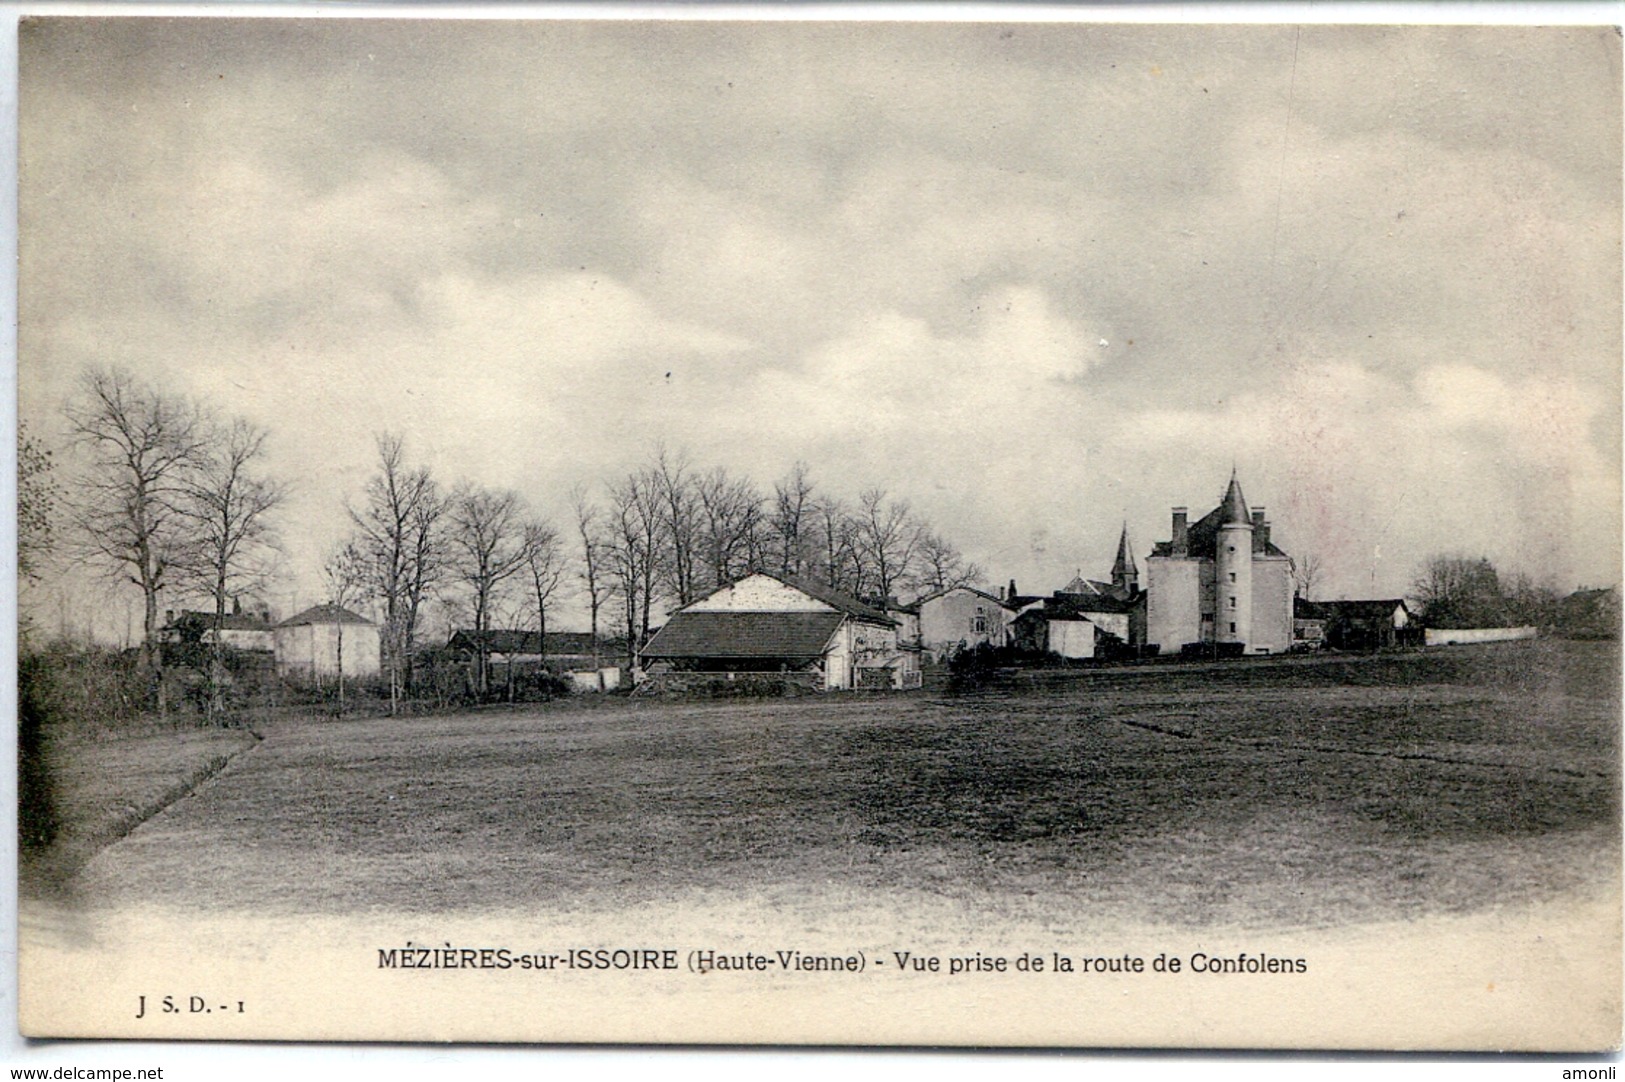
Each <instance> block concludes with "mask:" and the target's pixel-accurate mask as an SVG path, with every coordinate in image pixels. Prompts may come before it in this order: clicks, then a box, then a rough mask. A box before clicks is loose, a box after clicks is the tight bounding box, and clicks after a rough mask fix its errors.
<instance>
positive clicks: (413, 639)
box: [18, 367, 981, 711]
mask: <svg viewBox="0 0 1625 1082" xmlns="http://www.w3.org/2000/svg"><path fill="white" fill-rule="evenodd" d="M64 415H65V418H66V421H67V432H68V436H69V439H70V440H71V442H72V444H73V447H74V450H76V451H77V452H79V454H78V455H77V468H76V469H75V470H74V471H73V472H72V474H71V475H70V476H68V477H66V478H59V477H58V476H57V473H56V469H55V465H56V464H55V461H54V458H53V456H52V454H51V451H50V450H49V449H48V448H45V447H44V446H42V445H41V444H40V443H39V441H38V440H36V439H33V438H32V437H30V436H29V434H28V433H27V431H26V430H23V431H22V432H20V434H19V435H20V443H19V493H18V520H19V525H18V565H19V570H20V571H21V573H22V574H23V575H24V576H25V577H35V576H37V575H38V574H39V573H40V572H41V568H42V566H43V565H44V564H45V563H46V562H47V561H48V560H49V559H50V558H51V557H52V555H53V554H58V553H66V554H69V555H71V556H72V557H73V558H75V559H78V560H80V561H81V562H83V563H85V564H86V565H87V566H95V567H97V568H99V569H101V570H102V571H104V572H106V573H107V574H108V576H109V577H110V578H112V579H113V580H114V581H117V582H120V583H123V584H127V585H130V586H133V587H135V588H136V589H137V590H139V591H140V594H141V597H142V608H143V617H142V633H141V641H140V643H139V646H138V653H139V664H140V667H141V669H142V671H143V672H144V673H146V674H147V685H148V688H149V694H150V699H151V705H153V706H156V707H157V708H158V709H159V710H160V711H163V710H164V709H165V707H166V703H165V694H166V693H165V690H164V688H165V682H164V679H163V675H164V674H163V664H164V662H163V652H162V649H161V646H160V642H159V633H160V631H161V625H160V617H159V613H160V611H161V605H160V600H161V598H163V597H165V596H177V595H178V596H182V597H201V598H206V599H207V600H208V602H209V604H210V607H211V608H212V610H213V615H214V628H215V630H216V634H215V635H214V637H213V638H214V642H215V647H214V651H213V655H214V656H213V661H212V664H211V672H210V673H209V674H208V677H209V682H210V685H211V693H210V702H211V705H218V704H219V686H220V684H221V683H222V677H223V670H222V668H221V663H222V657H221V655H222V652H223V650H224V647H223V645H222V644H223V636H222V635H220V634H219V630H220V629H221V628H222V627H223V625H224V622H225V618H226V614H227V613H228V611H230V610H231V607H232V606H233V605H234V604H235V602H236V601H237V599H239V598H241V597H263V596H265V595H266V594H267V593H268V592H269V590H270V589H271V587H272V584H273V581H274V579H275V578H276V577H277V576H278V575H279V574H281V573H282V566H283V565H282V561H281V559H280V556H281V550H282V546H281V543H280V532H279V531H280V529H281V528H282V526H283V525H284V523H283V522H282V521H281V515H282V513H283V512H284V511H285V509H286V504H287V499H288V496H289V493H290V486H289V485H288V484H287V483H286V482H285V481H283V480H281V479H279V478H276V477H274V476H272V475H271V474H270V473H269V472H268V469H267V447H268V441H269V439H270V434H269V433H268V432H267V431H266V430H265V429H264V428H262V427H260V426H258V425H256V424H254V423H252V422H250V421H248V420H246V419H244V418H241V417H225V416H222V415H220V414H219V413H218V412H217V411H215V410H213V409H211V408H209V407H208V406H207V405H206V404H204V403H200V402H197V401H194V400H191V399H187V398H185V397H183V396H180V395H176V394H174V393H172V392H170V391H169V390H167V389H165V388H163V387H160V386H157V385H155V384H152V383H150V382H146V381H143V380H140V379H138V378H136V377H135V376H133V375H132V374H131V373H129V372H127V371H125V370H122V369H117V368H111V367H98V368H92V369H89V370H87V371H86V372H85V373H84V374H83V376H82V378H81V380H80V384H79V387H78V390H77V393H76V394H75V395H74V397H73V398H72V399H71V401H70V402H69V403H68V404H67V405H66V406H65V408H64ZM375 452H376V459H375V461H374V464H373V468H372V471H371V473H370V475H369V477H368V479H367V481H366V482H365V483H364V484H363V485H362V487H361V489H360V490H359V491H357V492H355V493H353V494H352V495H351V496H350V497H349V498H348V499H347V500H346V504H345V510H346V513H347V518H348V522H349V530H348V533H347V536H345V537H344V539H343V540H342V541H341V542H340V543H339V544H338V546H337V547H336V548H335V550H334V551H333V552H331V553H330V554H329V556H328V558H327V559H326V561H325V563H324V566H323V586H324V590H325V593H326V595H327V598H326V599H327V601H328V602H329V603H332V604H335V605H339V606H341V607H350V606H358V607H363V608H370V609H372V610H373V611H374V612H376V613H377V614H378V615H379V617H380V621H379V622H380V654H381V658H380V659H381V662H382V666H383V671H384V675H385V678H386V679H387V682H388V690H389V696H390V702H391V706H392V708H394V707H396V706H398V704H399V702H400V700H401V698H402V697H403V696H405V695H408V694H410V692H411V690H412V681H413V670H412V661H413V658H414V656H415V655H416V654H417V653H418V651H419V649H420V647H421V645H422V644H421V643H420V641H419V640H420V638H421V634H422V631H423V628H424V623H425V620H424V617H425V613H426V609H427V606H428V604H429V603H430V602H431V601H441V602H446V603H448V604H451V605H453V606H455V607H456V609H457V611H458V614H459V616H461V617H466V619H467V621H468V625H469V627H470V629H471V630H472V631H474V632H475V636H474V641H475V643H476V651H475V653H476V656H475V658H474V672H473V682H474V685H475V690H476V691H477V692H478V693H480V694H485V693H487V692H488V691H489V690H490V687H491V679H492V674H491V666H490V657H489V654H490V651H489V643H488V633H489V632H491V631H492V630H495V629H499V628H503V629H507V628H512V629H523V630H533V631H536V632H538V633H540V634H541V635H542V636H543V637H544V638H543V641H544V642H545V635H546V633H547V630H548V619H549V613H550V610H551V609H552V608H553V606H554V605H555V603H556V602H557V601H558V600H559V599H561V598H562V597H563V596H565V595H567V594H570V595H574V596H576V597H578V598H579V599H580V601H581V604H582V606H583V607H584V608H585V610H586V613H587V616H588V620H589V625H590V626H589V633H590V636H591V641H592V642H593V643H594V644H597V643H599V642H600V641H601V639H603V638H605V637H607V636H611V635H613V636H614V637H615V638H617V639H619V640H621V641H622V642H624V644H625V646H624V649H625V651H626V657H627V660H628V661H629V662H630V661H631V660H632V659H633V657H634V656H635V652H636V650H637V648H638V646H639V645H640V644H641V643H642V642H643V641H644V640H645V639H647V637H648V636H649V634H650V631H651V628H652V624H653V623H654V621H655V620H656V619H657V614H658V613H660V612H662V611H665V610H669V609H672V608H676V607H678V606H681V605H686V604H688V603H689V602H691V601H694V600H696V599H698V598H699V597H702V596H704V595H705V594H706V593H709V592H710V591H712V590H714V589H715V588H717V587H719V586H722V585H725V584H726V583H728V582H731V581H733V580H735V579H737V578H739V577H741V576H743V575H745V574H747V573H749V572H751V571H757V570H763V571H771V572H774V573H777V574H780V575H784V576H789V577H792V578H797V579H804V580H807V581H809V582H812V583H815V584H818V585H822V586H826V587H829V588H832V589H835V590H839V591H842V592H845V593H848V594H851V595H853V596H854V597H857V598H860V599H862V600H866V601H869V602H871V603H874V604H876V605H881V604H885V603H887V602H888V601H890V600H895V599H897V598H899V597H901V596H906V595H911V594H914V593H921V592H924V591H927V590H931V589H938V588H944V587H947V586H953V585H959V584H963V583H968V582H972V581H975V580H977V579H978V578H979V577H980V575H981V571H980V569H979V568H977V567H976V565H974V564H972V563H970V562H968V561H967V560H966V559H965V558H964V557H963V555H962V554H961V553H960V552H959V551H958V550H957V549H956V548H955V547H954V545H953V544H952V543H951V542H949V541H948V540H947V539H946V538H945V537H944V536H943V535H942V534H941V533H939V532H938V531H937V530H935V529H934V528H932V527H931V526H930V525H929V524H928V523H926V522H925V521H924V520H923V519H921V518H920V517H919V516H918V515H917V514H915V513H914V511H913V509H912V508H911V507H910V505H909V503H908V501H907V500H905V499H902V498H900V497H897V496H894V495H892V494H891V493H889V492H888V491H887V490H886V489H884V488H881V487H872V488H868V489H865V490H864V491H862V492H860V493H859V494H858V495H857V497H856V498H855V499H852V500H847V499H843V498H841V497H840V496H838V495H836V494H833V493H830V492H826V491H824V490H823V489H822V488H821V487H819V486H818V485H817V484H816V483H815V482H814V480H813V478H812V475H811V472H810V470H809V469H808V467H807V465H806V464H805V463H801V462H798V463H796V464H795V465H794V466H792V467H791V468H790V469H789V470H788V471H787V472H786V474H785V475H784V476H783V477H781V478H779V479H778V480H777V481H775V482H774V483H773V484H772V486H771V487H770V488H765V489H764V488H763V487H761V486H760V485H758V484H757V482H755V481H754V480H753V479H751V478H749V477H747V476H745V475H743V474H738V473H734V472H732V471H730V470H728V469H727V468H725V467H721V466H712V467H702V466H699V465H696V464H694V463H693V462H692V461H691V460H690V459H689V457H688V456H687V454H686V453H683V452H681V451H673V450H670V449H668V448H666V447H663V446H661V447H655V448H653V449H652V450H651V451H650V452H649V454H648V455H647V458H646V461H645V462H644V463H643V464H642V465H640V466H638V467H637V468H635V469H632V470H630V471H628V472H627V473H626V474H625V475H624V476H619V477H615V478H612V479H610V480H608V481H606V482H603V483H601V484H598V485H596V486H587V485H582V486H577V487H576V488H574V489H572V490H571V491H570V493H569V500H568V503H569V508H570V521H569V522H568V524H567V525H566V526H565V527H564V528H563V529H562V530H561V529H560V528H559V527H558V525H556V524H555V523H554V522H552V521H549V519H548V518H547V517H546V516H545V515H542V514H540V513H539V512H538V511H537V510H536V509H534V508H532V507H529V506H527V504H526V502H525V500H524V499H523V498H522V497H521V496H520V495H519V494H518V493H516V492H514V491H512V490H507V489H499V488H492V487H489V486H485V485H481V484H478V483H475V482H472V481H468V480H459V481H455V482H449V481H447V480H446V479H443V478H441V477H439V476H438V475H437V474H436V473H435V472H434V471H433V470H432V469H431V468H430V467H429V466H427V465H425V464H422V463H416V462H413V461H412V460H411V459H410V457H409V453H408V448H407V446H406V443H405V440H404V439H403V437H402V436H400V435H399V434H394V433H383V434H380V435H378V436H377V437H376V439H375Z"/></svg>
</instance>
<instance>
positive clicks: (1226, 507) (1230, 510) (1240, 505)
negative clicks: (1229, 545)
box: [1219, 470, 1253, 526]
mask: <svg viewBox="0 0 1625 1082" xmlns="http://www.w3.org/2000/svg"><path fill="white" fill-rule="evenodd" d="M1252 523H1253V516H1252V515H1251V514H1250V513H1249V512H1248V511H1247V501H1246V499H1245V498H1243V497H1242V495H1241V482H1240V481H1237V480H1236V471H1235V470H1231V471H1230V488H1229V489H1228V490H1226V492H1225V494H1224V503H1222V504H1220V505H1219V525H1221V526H1251V525H1252Z"/></svg>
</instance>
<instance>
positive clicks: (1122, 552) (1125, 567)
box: [1112, 522, 1140, 581]
mask: <svg viewBox="0 0 1625 1082" xmlns="http://www.w3.org/2000/svg"><path fill="white" fill-rule="evenodd" d="M1139 573H1140V569H1139V568H1138V567H1136V566H1135V564H1134V553H1132V552H1130V551H1129V546H1128V523H1126V522H1125V523H1123V533H1122V535H1121V536H1120V537H1118V539H1117V560H1116V562H1115V563H1113V564H1112V579H1113V581H1116V580H1119V579H1123V578H1127V577H1130V576H1133V575H1138V574H1139Z"/></svg>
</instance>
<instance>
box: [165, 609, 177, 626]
mask: <svg viewBox="0 0 1625 1082" xmlns="http://www.w3.org/2000/svg"><path fill="white" fill-rule="evenodd" d="M174 622H175V610H174V609H165V610H164V623H166V624H173V623H174Z"/></svg>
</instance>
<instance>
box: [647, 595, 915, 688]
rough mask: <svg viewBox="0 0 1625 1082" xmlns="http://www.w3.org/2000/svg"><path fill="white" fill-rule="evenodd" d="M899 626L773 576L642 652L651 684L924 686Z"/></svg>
mask: <svg viewBox="0 0 1625 1082" xmlns="http://www.w3.org/2000/svg"><path fill="white" fill-rule="evenodd" d="M910 656H912V655H910V653H909V652H908V651H905V650H903V649H902V648H901V647H900V645H899V643H898V625H897V621H895V620H893V619H892V618H891V617H889V616H887V615H886V614H885V613H884V612H882V611H881V610H879V609H876V608H873V607H871V606H869V605H865V604H864V603H863V602H861V601H858V600H857V599H856V598H852V597H848V596H847V595H845V594H842V593H840V592H838V591H835V590H831V589H829V588H828V587H824V586H819V585H816V584H813V583H808V582H802V581H800V580H796V579H791V578H789V577H785V576H779V575H772V574H768V573H766V572H755V573H753V574H750V575H746V576H745V577H744V578H742V579H739V580H738V581H736V582H732V583H729V584H728V585H726V586H723V587H721V588H720V589H718V590H716V591H715V592H713V593H711V594H708V595H706V596H705V597H702V598H700V599H699V600H698V601H695V602H692V603H691V604H689V605H686V606H684V607H683V608H681V609H678V610H677V611H676V612H674V613H672V615H671V617H670V618H669V619H668V620H667V621H666V624H665V626H664V627H662V628H661V629H660V630H659V631H658V632H657V633H656V634H655V635H654V636H653V637H652V638H651V639H650V640H649V642H648V643H647V644H646V645H645V646H644V648H643V649H642V651H640V653H639V658H640V664H639V668H640V669H641V670H642V672H643V680H644V681H645V682H648V683H650V684H652V685H655V686H666V687H677V686H680V685H681V684H682V683H683V682H684V680H683V677H685V676H691V675H694V674H709V675H710V676H713V677H715V676H722V677H724V678H727V679H738V678H742V677H745V676H766V675H771V676H774V677H776V678H780V679H783V680H785V681H786V682H788V683H793V684H798V685H800V686H803V687H806V688H808V689H810V690H816V691H835V690H843V689H848V688H857V687H867V688H901V687H906V686H909V685H910V684H914V685H917V684H918V670H917V669H916V670H915V671H914V673H913V674H912V676H911V674H910V673H909V671H908V668H909V666H908V659H909V657H910Z"/></svg>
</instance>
